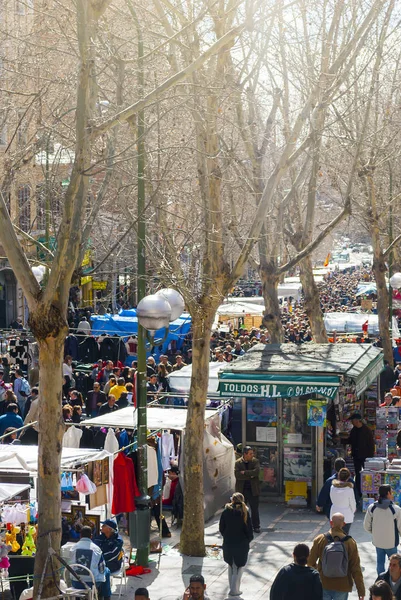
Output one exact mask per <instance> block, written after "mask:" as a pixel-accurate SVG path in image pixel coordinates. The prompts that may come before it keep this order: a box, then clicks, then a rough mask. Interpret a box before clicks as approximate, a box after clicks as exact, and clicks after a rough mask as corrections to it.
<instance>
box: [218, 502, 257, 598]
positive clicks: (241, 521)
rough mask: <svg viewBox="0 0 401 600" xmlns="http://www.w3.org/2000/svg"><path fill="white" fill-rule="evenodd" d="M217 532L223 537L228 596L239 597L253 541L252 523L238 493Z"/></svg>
mask: <svg viewBox="0 0 401 600" xmlns="http://www.w3.org/2000/svg"><path fill="white" fill-rule="evenodd" d="M219 530H220V533H221V535H222V536H223V558H224V561H225V562H226V563H227V564H228V582H229V584H230V591H229V596H239V595H240V594H242V592H241V591H240V583H241V578H242V574H243V572H244V567H245V565H246V563H247V560H248V553H249V544H250V542H251V541H252V540H253V531H252V523H251V519H250V516H249V514H248V509H247V506H246V504H245V498H244V496H243V495H242V494H240V493H239V492H235V494H233V495H232V497H231V502H230V503H229V504H226V507H225V509H224V510H223V512H222V514H221V517H220V523H219Z"/></svg>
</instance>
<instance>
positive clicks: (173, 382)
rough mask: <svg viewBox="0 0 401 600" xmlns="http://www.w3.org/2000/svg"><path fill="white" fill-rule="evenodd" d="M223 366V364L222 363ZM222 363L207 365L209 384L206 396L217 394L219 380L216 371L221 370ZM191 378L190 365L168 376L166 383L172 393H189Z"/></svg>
mask: <svg viewBox="0 0 401 600" xmlns="http://www.w3.org/2000/svg"><path fill="white" fill-rule="evenodd" d="M223 364H224V363H223ZM221 367H222V363H220V362H210V363H209V384H208V388H207V392H208V394H217V393H218V387H219V379H218V376H217V373H218V371H219V370H220V369H221ZM191 377H192V365H187V366H186V367H183V368H182V369H180V370H179V371H173V372H172V373H170V375H168V382H169V385H170V388H171V391H172V392H178V393H180V394H187V393H189V388H190V386H191Z"/></svg>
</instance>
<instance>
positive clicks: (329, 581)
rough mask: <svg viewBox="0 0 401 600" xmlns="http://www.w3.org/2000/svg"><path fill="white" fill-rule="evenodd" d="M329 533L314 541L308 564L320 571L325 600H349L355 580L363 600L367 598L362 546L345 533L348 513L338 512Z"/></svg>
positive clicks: (332, 519)
mask: <svg viewBox="0 0 401 600" xmlns="http://www.w3.org/2000/svg"><path fill="white" fill-rule="evenodd" d="M330 525H331V528H330V530H329V532H328V533H322V534H320V535H318V536H317V537H316V538H315V539H314V540H313V546H312V549H311V552H310V555H309V559H308V566H309V567H313V568H314V569H317V570H318V571H319V575H320V579H321V582H322V586H323V600H347V598H348V594H349V592H351V591H352V586H353V583H355V586H356V589H357V592H358V596H359V598H360V600H363V598H364V597H365V585H364V583H363V576H362V570H361V564H360V561H359V553H358V547H357V545H356V542H355V540H354V539H353V538H352V537H351V536H350V535H345V534H344V531H343V530H342V528H343V527H344V515H342V514H341V513H335V514H334V515H333V516H332V518H331V521H330Z"/></svg>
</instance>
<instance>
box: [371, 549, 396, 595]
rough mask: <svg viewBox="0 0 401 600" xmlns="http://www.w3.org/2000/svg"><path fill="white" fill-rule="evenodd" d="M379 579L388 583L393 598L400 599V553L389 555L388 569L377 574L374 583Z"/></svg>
mask: <svg viewBox="0 0 401 600" xmlns="http://www.w3.org/2000/svg"><path fill="white" fill-rule="evenodd" d="M379 581H385V582H386V583H388V585H389V586H390V588H391V591H392V593H393V594H394V598H395V600H401V554H392V555H391V556H390V562H389V565H388V570H387V571H386V572H385V573H381V574H380V575H379V576H378V578H377V579H376V583H378V582H379Z"/></svg>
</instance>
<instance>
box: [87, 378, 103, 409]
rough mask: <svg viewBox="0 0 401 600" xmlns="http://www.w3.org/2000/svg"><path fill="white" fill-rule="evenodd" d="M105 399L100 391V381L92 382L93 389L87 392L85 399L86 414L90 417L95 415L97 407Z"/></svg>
mask: <svg viewBox="0 0 401 600" xmlns="http://www.w3.org/2000/svg"><path fill="white" fill-rule="evenodd" d="M106 401H107V397H106V394H105V393H104V392H102V391H101V389H100V383H99V382H98V381H95V383H94V384H93V390H92V391H91V392H88V397H87V400H86V414H87V415H88V416H90V417H96V416H97V414H98V412H99V408H100V407H101V406H102V404H104V403H105V402H106Z"/></svg>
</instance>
